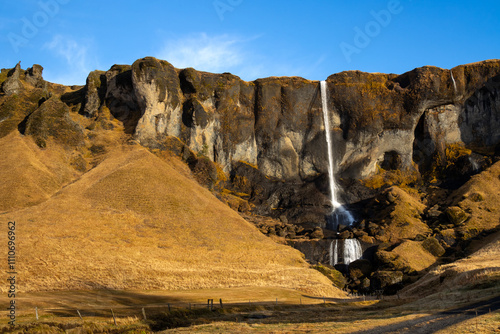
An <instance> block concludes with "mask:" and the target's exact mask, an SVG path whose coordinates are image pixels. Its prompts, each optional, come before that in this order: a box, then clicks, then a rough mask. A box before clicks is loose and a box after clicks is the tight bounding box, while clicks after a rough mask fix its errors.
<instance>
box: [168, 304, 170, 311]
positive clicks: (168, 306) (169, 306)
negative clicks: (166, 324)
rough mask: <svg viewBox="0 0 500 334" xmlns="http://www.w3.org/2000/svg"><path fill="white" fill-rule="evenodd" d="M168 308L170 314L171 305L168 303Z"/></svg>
mask: <svg viewBox="0 0 500 334" xmlns="http://www.w3.org/2000/svg"><path fill="white" fill-rule="evenodd" d="M167 306H168V312H170V303H167Z"/></svg>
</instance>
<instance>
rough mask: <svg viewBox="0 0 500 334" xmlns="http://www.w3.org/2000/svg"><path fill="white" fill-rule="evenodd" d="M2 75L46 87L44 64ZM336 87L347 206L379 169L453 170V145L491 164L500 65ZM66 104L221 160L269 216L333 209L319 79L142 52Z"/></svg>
mask: <svg viewBox="0 0 500 334" xmlns="http://www.w3.org/2000/svg"><path fill="white" fill-rule="evenodd" d="M2 74H3V75H4V76H5V77H6V78H4V82H3V84H2V88H3V91H4V93H5V94H7V95H8V94H14V93H16V92H17V91H18V90H19V89H20V87H21V86H22V85H23V84H22V83H21V81H20V80H21V79H25V80H28V79H30V80H31V81H33V82H32V83H31V85H33V86H36V87H39V88H36V89H37V90H38V91H40V92H41V93H40V94H42V92H43V91H44V89H45V90H46V88H43V87H42V86H43V83H44V82H43V80H42V79H41V67H35V66H34V68H33V69H30V70H28V71H26V72H25V73H22V72H21V70H20V67H19V66H17V67H16V68H15V69H14V70H12V71H11V72H10V73H7V72H3V73H2ZM20 75H21V79H20ZM31 81H30V82H31ZM327 83H328V86H327V87H328V105H329V110H330V118H331V122H330V125H331V128H330V129H328V131H331V133H332V138H333V141H334V150H335V157H336V164H337V168H336V169H337V175H338V177H339V179H341V181H342V182H344V184H350V185H351V187H348V188H347V193H346V194H345V198H346V199H347V202H356V201H359V200H362V199H364V198H365V197H366V196H367V195H366V194H365V193H366V189H364V188H363V189H361V188H360V187H359V182H358V183H356V182H357V181H353V180H364V179H369V178H370V177H372V176H374V175H376V174H378V173H380V171H381V169H382V170H397V171H405V170H406V171H410V172H412V173H417V174H418V173H420V174H422V175H424V174H426V173H427V174H432V173H435V172H436V168H437V167H439V168H441V169H442V170H444V169H445V167H446V166H447V165H448V163H447V159H449V158H450V152H449V148H450V147H453V148H457V147H459V148H460V150H459V151H460V152H461V153H460V154H459V155H460V157H461V158H462V159H463V160H464V161H469V162H470V161H473V159H476V160H477V161H479V162H481V161H482V160H481V159H482V157H484V156H485V155H487V154H490V155H491V154H493V153H494V151H495V149H496V148H497V145H498V143H499V142H500V97H499V96H500V94H499V93H500V61H498V60H490V61H484V62H480V63H475V64H469V65H462V66H458V67H455V68H453V69H452V70H444V69H440V68H436V67H422V68H417V69H415V70H413V71H410V72H408V73H404V74H402V75H395V74H371V73H363V72H359V71H349V72H342V73H338V74H334V75H332V76H330V77H329V78H328V79H327ZM35 84H36V85H35ZM42 95H43V94H42ZM63 100H65V102H66V103H67V104H73V105H77V104H78V105H79V104H81V107H80V109H79V110H80V113H81V114H83V115H86V116H87V117H89V118H91V119H98V118H99V117H101V116H102V115H104V114H106V113H110V114H111V115H112V116H113V117H114V118H116V119H118V120H120V121H121V122H122V123H123V126H124V129H125V132H126V133H128V134H130V135H133V137H134V138H135V139H136V140H137V141H138V142H139V143H140V144H142V145H144V146H146V147H149V148H152V149H160V150H163V149H166V148H170V147H171V143H172V139H173V138H174V137H175V138H177V139H178V140H180V143H177V146H178V145H185V147H186V148H189V149H190V150H191V151H193V152H194V153H198V155H203V156H206V157H208V159H209V160H210V161H212V162H214V163H216V165H217V166H219V167H220V168H221V169H222V170H223V171H224V172H225V174H226V175H227V178H228V182H227V183H226V185H225V186H226V187H227V188H229V189H231V190H232V191H235V192H239V193H243V194H246V197H245V196H244V197H245V199H247V200H250V202H251V203H253V204H254V205H256V206H257V211H258V212H259V213H264V214H272V215H275V216H279V215H280V214H285V215H286V216H287V217H288V218H289V219H290V218H291V219H294V220H295V222H298V223H301V222H313V221H315V223H316V224H320V225H321V223H318V221H321V220H323V219H322V217H321V216H322V215H324V213H325V212H327V211H328V209H327V208H326V207H328V206H329V203H328V200H327V198H326V195H328V194H327V192H328V190H327V186H326V183H327V179H326V175H327V168H328V166H327V152H326V142H325V133H324V131H325V128H324V122H323V114H322V109H321V96H320V92H319V83H318V82H316V81H310V80H305V79H303V78H298V77H281V78H275V77H271V78H265V79H258V80H255V81H253V82H245V81H243V80H241V79H239V78H238V77H236V76H234V75H231V74H229V73H224V74H212V73H206V72H199V71H196V70H194V69H192V68H187V69H183V70H179V69H176V68H174V67H173V66H172V65H171V64H169V63H168V62H166V61H162V60H158V59H155V58H144V59H139V60H137V61H136V62H134V64H132V65H131V66H129V65H114V66H113V67H112V68H111V69H110V70H108V71H106V72H103V71H94V72H92V73H90V75H89V77H88V79H87V84H86V85H85V87H83V88H82V89H81V90H79V91H76V92H73V93H71V94H69V93H67V94H66V95H65V99H63ZM33 108H35V107H33ZM26 113H27V112H26ZM25 116H26V115H25ZM19 117H21V116H19ZM26 117H27V119H26V120H25V121H28V124H31V123H33V121H31V123H30V121H29V117H28V116H26ZM31 118H33V117H31ZM68 122H70V120H69V119H68ZM30 131H31V130H30ZM79 136H81V135H80V134H79ZM177 139H175V140H176V141H177ZM464 150H466V152H467V153H466V154H465V155H464V154H463V152H465V151H464ZM455 151H456V150H455ZM455 153H456V152H455ZM455 155H456V154H455ZM466 158H468V159H466ZM471 158H473V159H471ZM483 160H484V159H483ZM439 168H438V169H439ZM471 168H472V167H471ZM215 177H216V176H215ZM353 182H354V183H353ZM297 207H300V208H301V209H300V210H299V209H297ZM299 211H300V213H299ZM310 214H312V216H310Z"/></svg>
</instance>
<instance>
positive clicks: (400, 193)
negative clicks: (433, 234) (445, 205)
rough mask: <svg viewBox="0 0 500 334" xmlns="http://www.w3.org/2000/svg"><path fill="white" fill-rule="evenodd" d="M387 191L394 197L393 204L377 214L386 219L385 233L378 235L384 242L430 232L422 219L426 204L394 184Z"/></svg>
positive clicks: (410, 237)
mask: <svg viewBox="0 0 500 334" xmlns="http://www.w3.org/2000/svg"><path fill="white" fill-rule="evenodd" d="M387 192H388V193H389V194H390V195H391V196H392V197H393V198H394V201H393V205H391V206H389V207H387V208H385V209H384V210H382V211H381V212H379V214H378V215H377V216H378V217H380V218H381V219H384V220H386V222H387V223H388V226H387V227H386V228H385V234H384V235H383V236H379V237H377V238H378V239H379V240H380V241H383V242H398V241H399V240H402V239H412V238H415V236H416V235H417V234H426V233H428V232H430V229H429V226H427V225H426V224H425V223H423V222H422V220H421V215H422V213H423V211H424V209H425V205H424V204H423V203H422V202H421V201H420V199H419V198H417V195H415V194H410V193H408V192H406V191H405V190H403V189H401V188H400V187H398V186H392V187H391V188H389V189H388V190H387Z"/></svg>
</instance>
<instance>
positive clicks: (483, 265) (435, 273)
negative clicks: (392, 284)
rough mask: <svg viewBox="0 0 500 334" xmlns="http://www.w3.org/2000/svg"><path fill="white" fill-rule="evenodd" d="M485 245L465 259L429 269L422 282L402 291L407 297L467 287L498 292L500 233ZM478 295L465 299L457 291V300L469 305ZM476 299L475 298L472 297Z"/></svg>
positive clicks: (464, 294) (499, 278) (499, 283)
mask: <svg viewBox="0 0 500 334" xmlns="http://www.w3.org/2000/svg"><path fill="white" fill-rule="evenodd" d="M491 239H492V241H491V242H490V243H488V244H487V245H486V246H484V247H483V248H481V249H480V250H478V251H477V252H475V253H474V254H472V255H471V256H468V257H467V258H464V259H461V260H458V261H455V262H453V263H450V264H446V265H441V266H438V267H437V268H435V269H434V270H431V271H430V272H429V273H428V274H426V275H425V276H424V277H423V278H422V279H420V280H419V281H418V282H416V283H415V284H413V285H410V286H408V287H406V288H405V289H404V290H403V294H404V295H408V296H413V297H415V296H427V295H430V294H432V293H438V292H440V293H441V292H450V293H457V292H456V291H457V290H458V289H461V288H462V289H463V288H467V287H470V289H474V287H478V288H482V287H481V285H484V287H485V288H489V289H490V290H491V291H489V293H493V294H495V293H500V261H499V258H500V232H498V233H496V234H495V235H494V236H492V238H491ZM481 296H482V297H484V296H486V295H484V294H481V295H480V296H467V295H466V293H463V292H458V295H457V296H456V297H457V298H461V297H464V298H466V300H463V301H462V302H470V301H471V300H475V299H477V298H478V297H481ZM474 297H475V298H474Z"/></svg>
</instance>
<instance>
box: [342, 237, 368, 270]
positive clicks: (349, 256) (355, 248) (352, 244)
mask: <svg viewBox="0 0 500 334" xmlns="http://www.w3.org/2000/svg"><path fill="white" fill-rule="evenodd" d="M361 256H363V249H362V248H361V244H360V243H359V241H358V239H345V240H344V264H349V263H351V262H354V261H356V260H357V259H360V258H361Z"/></svg>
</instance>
